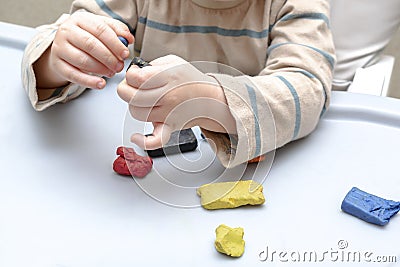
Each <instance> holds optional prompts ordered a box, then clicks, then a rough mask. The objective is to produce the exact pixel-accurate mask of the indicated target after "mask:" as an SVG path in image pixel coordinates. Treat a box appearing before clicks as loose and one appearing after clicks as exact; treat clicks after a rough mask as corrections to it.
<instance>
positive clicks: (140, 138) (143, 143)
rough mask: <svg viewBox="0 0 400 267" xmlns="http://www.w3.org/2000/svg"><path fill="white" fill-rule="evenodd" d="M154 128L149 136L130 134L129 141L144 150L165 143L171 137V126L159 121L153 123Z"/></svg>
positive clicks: (155, 147)
mask: <svg viewBox="0 0 400 267" xmlns="http://www.w3.org/2000/svg"><path fill="white" fill-rule="evenodd" d="M153 126H154V130H153V133H152V134H151V135H149V136H145V135H143V134H139V133H136V134H134V135H132V137H131V142H133V143H135V144H136V145H138V146H139V147H140V148H142V149H144V150H153V149H157V148H160V147H162V146H163V145H165V144H166V143H167V142H168V140H169V138H170V137H171V132H172V130H171V127H169V126H168V125H167V124H164V123H161V122H154V123H153Z"/></svg>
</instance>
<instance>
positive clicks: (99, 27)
mask: <svg viewBox="0 0 400 267" xmlns="http://www.w3.org/2000/svg"><path fill="white" fill-rule="evenodd" d="M106 30H107V25H106V24H105V23H99V24H97V25H96V29H95V32H96V35H97V36H100V35H102V34H104V32H105V31H106Z"/></svg>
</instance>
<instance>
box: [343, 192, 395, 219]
mask: <svg viewBox="0 0 400 267" xmlns="http://www.w3.org/2000/svg"><path fill="white" fill-rule="evenodd" d="M341 208H342V210H343V211H344V212H346V213H349V214H351V215H353V216H355V217H357V218H360V219H362V220H364V221H366V222H369V223H373V224H377V225H386V224H388V223H389V220H390V218H391V217H392V216H394V215H395V214H396V213H397V212H399V211H400V202H396V201H393V200H386V199H383V198H380V197H377V196H374V195H371V194H368V193H366V192H364V191H362V190H360V189H358V188H357V187H353V188H352V189H351V190H350V191H349V192H348V193H347V195H346V197H345V198H344V200H343V202H342V206H341Z"/></svg>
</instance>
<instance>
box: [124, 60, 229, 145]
mask: <svg viewBox="0 0 400 267" xmlns="http://www.w3.org/2000/svg"><path fill="white" fill-rule="evenodd" d="M118 94H119V96H120V97H121V98H122V99H123V100H124V101H126V102H128V103H129V111H130V113H131V115H132V117H133V118H135V119H137V120H140V121H147V122H152V123H153V125H154V131H153V135H151V136H147V137H146V136H144V135H142V134H134V135H132V137H131V141H132V142H133V143H135V144H137V145H138V146H139V147H141V148H143V149H147V150H151V149H156V148H159V147H161V146H162V145H164V144H165V143H167V142H168V140H169V137H170V134H171V132H173V131H176V130H181V129H184V128H189V127H193V126H196V125H198V126H200V127H203V128H205V129H207V130H211V131H217V132H228V133H235V132H236V126H235V120H234V119H233V116H232V115H231V113H230V111H229V107H228V106H227V103H226V99H225V95H224V92H223V90H222V88H221V86H220V85H219V84H218V83H217V81H216V80H215V79H214V78H212V77H210V76H208V75H206V74H204V73H202V72H201V71H199V70H198V69H197V68H195V67H194V66H193V65H191V64H190V63H188V62H187V61H185V60H184V59H182V58H180V57H178V56H173V55H169V56H165V57H161V58H158V59H156V60H154V61H152V62H151V66H147V67H144V68H139V67H137V66H135V65H132V66H131V68H130V69H129V71H128V72H127V74H126V79H124V80H123V81H122V82H121V83H120V84H119V86H118Z"/></svg>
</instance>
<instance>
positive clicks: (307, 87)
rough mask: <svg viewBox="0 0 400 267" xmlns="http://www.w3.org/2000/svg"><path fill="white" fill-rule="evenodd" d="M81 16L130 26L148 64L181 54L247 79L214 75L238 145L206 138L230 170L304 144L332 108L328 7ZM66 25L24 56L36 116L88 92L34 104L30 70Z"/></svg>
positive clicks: (132, 7)
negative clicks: (292, 143) (233, 123)
mask: <svg viewBox="0 0 400 267" xmlns="http://www.w3.org/2000/svg"><path fill="white" fill-rule="evenodd" d="M80 9H84V10H87V11H89V12H93V13H96V14H101V15H104V16H111V17H113V18H115V19H118V20H120V21H123V22H124V23H126V24H127V25H129V28H130V30H131V31H132V33H134V35H135V43H134V52H135V54H136V55H139V56H141V57H142V58H143V59H145V60H147V61H151V60H153V59H155V58H158V57H161V56H165V55H168V54H175V55H178V56H180V57H182V58H184V59H186V60H187V61H210V62H218V63H222V64H225V65H228V66H230V67H233V68H235V69H237V70H238V71H240V72H241V73H243V75H232V74H229V73H226V71H220V70H219V69H215V70H211V71H209V72H211V73H208V75H211V76H213V77H215V78H216V79H217V80H218V82H219V83H220V84H221V86H222V87H223V88H224V92H225V96H226V99H227V102H228V105H229V108H230V110H231V112H232V114H233V115H234V117H235V120H236V127H237V136H228V135H226V134H221V133H215V132H209V131H204V132H205V134H206V136H207V137H209V138H212V139H213V140H214V141H215V143H216V144H217V148H216V153H217V155H218V157H219V159H220V160H221V162H222V163H223V164H224V165H225V166H235V165H237V164H240V163H243V162H246V161H247V160H249V159H251V158H254V157H256V156H258V155H261V154H264V153H267V152H269V151H271V150H273V149H275V148H277V147H280V146H283V145H285V144H286V143H288V142H290V141H292V140H296V139H298V138H301V137H304V136H306V135H308V134H309V133H311V132H312V131H313V130H314V129H315V127H316V125H317V123H318V121H319V119H320V117H321V115H323V113H324V112H325V110H326V109H327V107H328V105H329V98H330V90H331V80H332V70H333V67H334V64H335V56H334V45H333V41H332V36H331V32H330V28H329V1H328V0H226V1H217V0H75V1H74V2H73V5H72V8H71V12H74V11H76V10H80ZM67 17H68V15H67V14H64V15H63V16H61V17H60V19H59V20H58V21H57V22H56V23H54V24H52V25H44V26H41V27H39V28H38V34H37V35H36V36H35V37H34V39H33V40H32V41H31V42H30V44H29V45H28V46H27V48H26V50H25V54H24V58H23V62H22V80H23V84H24V87H25V89H26V91H27V93H28V96H29V98H30V100H31V103H32V105H33V107H34V108H35V109H36V110H43V109H45V108H47V107H49V106H51V105H53V104H55V103H58V102H66V101H68V100H70V99H73V98H75V97H77V96H78V95H79V94H81V93H82V92H83V91H84V90H85V88H82V87H81V86H79V85H77V84H70V85H69V86H67V87H66V88H61V89H55V90H54V91H53V94H52V95H49V97H48V98H47V99H43V100H42V99H41V100H39V99H38V95H37V90H41V89H40V88H36V86H35V84H36V81H35V73H34V72H33V68H32V64H33V63H34V62H35V61H36V60H37V59H38V58H39V57H40V56H41V55H42V54H43V52H44V51H45V50H46V49H47V48H48V47H49V46H50V45H51V42H52V40H53V38H54V36H55V32H56V30H57V27H58V25H59V24H60V23H62V22H63V21H64V20H65V19H66V18H67ZM229 137H231V139H230V138H229Z"/></svg>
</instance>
